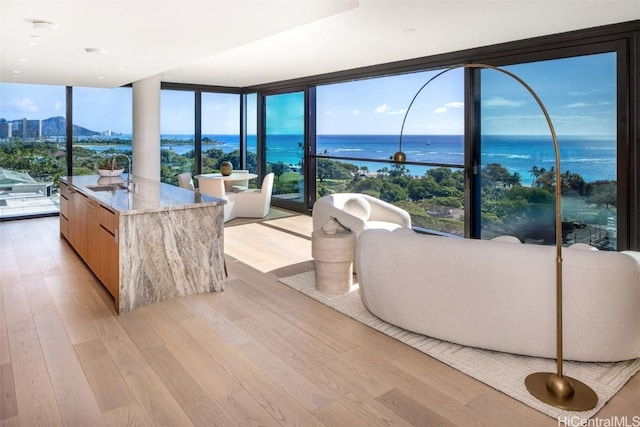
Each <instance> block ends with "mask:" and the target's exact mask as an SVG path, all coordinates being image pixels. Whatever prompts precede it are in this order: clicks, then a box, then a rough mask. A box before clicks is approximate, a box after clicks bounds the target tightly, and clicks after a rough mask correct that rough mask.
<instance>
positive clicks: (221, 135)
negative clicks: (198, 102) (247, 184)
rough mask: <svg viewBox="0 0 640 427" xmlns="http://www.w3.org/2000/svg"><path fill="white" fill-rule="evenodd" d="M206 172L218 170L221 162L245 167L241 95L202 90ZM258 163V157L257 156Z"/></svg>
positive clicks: (203, 147)
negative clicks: (242, 146) (242, 152)
mask: <svg viewBox="0 0 640 427" xmlns="http://www.w3.org/2000/svg"><path fill="white" fill-rule="evenodd" d="M201 96H202V108H201V117H202V119H201V120H202V126H201V132H202V135H201V141H202V165H201V172H202V173H211V172H218V171H219V170H220V162H222V161H224V160H227V161H230V162H231V164H232V165H233V168H234V169H242V161H241V155H240V95H237V94H231V93H211V92H202V95H201ZM253 164H254V165H255V156H254V157H253Z"/></svg>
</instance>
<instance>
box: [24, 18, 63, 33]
mask: <svg viewBox="0 0 640 427" xmlns="http://www.w3.org/2000/svg"><path fill="white" fill-rule="evenodd" d="M31 23H32V24H33V28H34V29H35V30H57V29H58V26H57V25H56V24H54V23H53V22H50V21H43V20H41V19H35V20H33V21H31Z"/></svg>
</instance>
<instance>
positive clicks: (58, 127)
mask: <svg viewBox="0 0 640 427" xmlns="http://www.w3.org/2000/svg"><path fill="white" fill-rule="evenodd" d="M0 123H2V124H4V123H11V127H12V129H13V133H14V134H19V133H20V132H22V127H23V126H24V124H25V123H24V119H18V120H5V119H0ZM26 125H27V129H28V134H29V135H30V136H35V135H33V133H34V132H38V128H39V126H40V124H39V121H38V120H28V119H27V123H26ZM66 128H67V120H66V119H65V118H64V117H62V116H58V117H50V118H48V119H44V120H42V136H65V135H66ZM91 135H100V132H96V131H93V130H89V129H87V128H83V127H82V126H78V125H73V136H91Z"/></svg>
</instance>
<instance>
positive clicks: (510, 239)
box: [491, 235, 522, 243]
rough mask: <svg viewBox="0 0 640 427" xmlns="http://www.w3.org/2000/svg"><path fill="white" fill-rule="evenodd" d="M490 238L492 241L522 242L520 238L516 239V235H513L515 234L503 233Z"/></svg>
mask: <svg viewBox="0 0 640 427" xmlns="http://www.w3.org/2000/svg"><path fill="white" fill-rule="evenodd" d="M491 240H492V241H494V242H505V243H522V242H521V241H520V239H518V238H517V237H515V236H507V235H504V236H496V237H494V238H493V239H491Z"/></svg>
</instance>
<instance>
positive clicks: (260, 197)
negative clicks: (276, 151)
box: [232, 172, 274, 218]
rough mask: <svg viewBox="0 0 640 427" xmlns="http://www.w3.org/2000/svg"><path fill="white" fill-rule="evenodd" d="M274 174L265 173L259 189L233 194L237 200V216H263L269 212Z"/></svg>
mask: <svg viewBox="0 0 640 427" xmlns="http://www.w3.org/2000/svg"><path fill="white" fill-rule="evenodd" d="M273 179H274V174H273V172H272V173H269V174H267V175H266V176H265V177H264V179H263V180H262V186H260V189H259V190H246V191H242V192H239V193H232V194H234V195H235V197H236V200H237V202H238V216H239V217H246V218H264V217H265V216H267V215H268V214H269V206H270V205H271V192H272V191H273Z"/></svg>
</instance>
